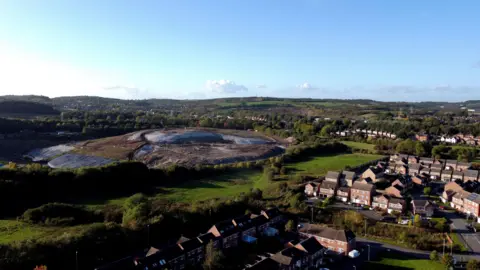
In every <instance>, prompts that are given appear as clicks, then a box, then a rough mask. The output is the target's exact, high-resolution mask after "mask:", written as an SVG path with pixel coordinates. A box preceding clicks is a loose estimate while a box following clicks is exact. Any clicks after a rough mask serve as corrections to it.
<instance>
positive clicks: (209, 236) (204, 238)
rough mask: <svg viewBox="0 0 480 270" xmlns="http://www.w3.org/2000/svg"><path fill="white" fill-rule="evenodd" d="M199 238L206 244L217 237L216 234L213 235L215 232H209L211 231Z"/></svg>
mask: <svg viewBox="0 0 480 270" xmlns="http://www.w3.org/2000/svg"><path fill="white" fill-rule="evenodd" d="M197 238H198V240H200V242H202V244H204V245H206V244H208V243H210V241H215V240H214V239H215V238H216V237H215V235H213V233H210V232H209V233H205V234H202V235H200V236H199V237H197Z"/></svg>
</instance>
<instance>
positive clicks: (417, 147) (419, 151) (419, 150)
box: [415, 142, 427, 157]
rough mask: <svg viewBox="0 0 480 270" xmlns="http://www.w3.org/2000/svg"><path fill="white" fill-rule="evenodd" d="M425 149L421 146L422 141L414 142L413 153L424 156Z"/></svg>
mask: <svg viewBox="0 0 480 270" xmlns="http://www.w3.org/2000/svg"><path fill="white" fill-rule="evenodd" d="M426 153H427V151H426V150H425V147H424V146H423V143H422V142H416V143H415V155H417V156H419V157H424V156H425V154H426Z"/></svg>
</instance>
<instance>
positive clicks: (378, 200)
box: [372, 194, 390, 210]
mask: <svg viewBox="0 0 480 270" xmlns="http://www.w3.org/2000/svg"><path fill="white" fill-rule="evenodd" d="M389 202H390V196H388V195H384V194H380V195H376V196H373V202H372V207H374V208H379V209H382V210H387V209H388V203H389Z"/></svg>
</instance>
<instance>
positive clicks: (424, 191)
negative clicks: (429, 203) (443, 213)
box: [423, 187, 432, 196]
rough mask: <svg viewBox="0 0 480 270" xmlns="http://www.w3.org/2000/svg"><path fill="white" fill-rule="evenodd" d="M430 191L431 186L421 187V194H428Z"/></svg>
mask: <svg viewBox="0 0 480 270" xmlns="http://www.w3.org/2000/svg"><path fill="white" fill-rule="evenodd" d="M430 193H432V188H431V187H425V188H424V189H423V194H425V195H427V196H428V195H430Z"/></svg>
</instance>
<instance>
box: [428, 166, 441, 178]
mask: <svg viewBox="0 0 480 270" xmlns="http://www.w3.org/2000/svg"><path fill="white" fill-rule="evenodd" d="M440 176H442V170H440V169H430V179H431V180H440Z"/></svg>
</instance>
